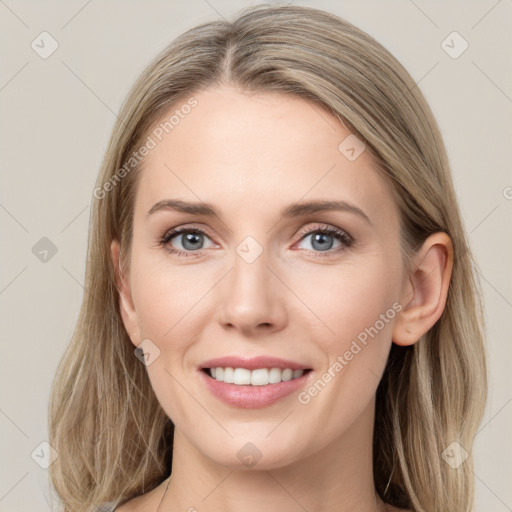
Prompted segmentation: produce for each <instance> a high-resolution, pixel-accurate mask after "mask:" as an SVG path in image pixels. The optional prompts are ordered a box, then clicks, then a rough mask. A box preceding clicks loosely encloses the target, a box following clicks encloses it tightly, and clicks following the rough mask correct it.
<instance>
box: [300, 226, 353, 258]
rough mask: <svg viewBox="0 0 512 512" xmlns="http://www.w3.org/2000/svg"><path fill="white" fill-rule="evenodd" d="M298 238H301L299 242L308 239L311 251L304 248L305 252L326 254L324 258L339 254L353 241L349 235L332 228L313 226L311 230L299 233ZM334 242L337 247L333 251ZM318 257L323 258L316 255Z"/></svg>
mask: <svg viewBox="0 0 512 512" xmlns="http://www.w3.org/2000/svg"><path fill="white" fill-rule="evenodd" d="M298 236H299V237H301V238H300V241H301V242H302V241H304V240H308V239H310V246H311V247H312V249H308V248H307V247H306V249H307V250H309V251H313V252H315V253H327V254H325V256H328V255H332V253H336V252H339V251H340V250H343V249H346V248H348V247H350V246H351V245H352V244H353V239H352V237H351V236H350V235H349V234H347V233H345V231H342V230H341V229H338V228H335V227H334V226H326V227H318V226H315V227H314V228H313V229H311V228H310V229H309V230H307V231H305V232H301V233H300V234H299V235H298ZM336 242H338V246H337V247H334V249H333V246H334V245H335V243H336ZM318 256H324V254H318Z"/></svg>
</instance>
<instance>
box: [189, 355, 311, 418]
mask: <svg viewBox="0 0 512 512" xmlns="http://www.w3.org/2000/svg"><path fill="white" fill-rule="evenodd" d="M226 369H227V370H228V373H229V374H230V375H233V377H234V378H233V379H231V378H225V375H226ZM198 370H199V372H198V373H199V375H200V379H201V381H202V382H203V383H204V384H205V386H206V388H207V389H208V390H209V391H210V392H211V393H212V394H213V395H214V396H216V397H217V398H218V399H219V400H221V401H222V402H224V403H226V404H228V405H231V406H233V407H237V408H244V409H255V408H261V407H265V406H268V405H271V404H272V403H274V402H276V401H278V400H280V399H282V398H284V397H286V396H288V395H290V394H292V393H293V392H294V391H298V390H299V389H300V388H302V387H304V386H305V385H306V383H307V382H309V380H310V378H311V375H310V374H311V373H312V371H311V368H308V367H307V366H306V365H303V364H301V363H298V362H296V361H290V360H285V359H280V358H276V357H271V356H258V357H253V358H241V357H239V356H227V357H222V358H216V359H210V360H208V361H205V362H204V363H202V364H201V365H200V366H199V368H198ZM237 373H239V374H241V376H242V377H241V380H240V379H238V378H237V376H236V374H237ZM260 374H261V375H260ZM263 374H265V375H263ZM215 375H216V377H215ZM272 375H274V376H275V377H272ZM248 376H250V377H249V378H247V377H248ZM254 376H257V379H256V381H255V380H254ZM277 376H280V378H279V379H277ZM283 377H284V378H283ZM225 380H227V381H228V382H225Z"/></svg>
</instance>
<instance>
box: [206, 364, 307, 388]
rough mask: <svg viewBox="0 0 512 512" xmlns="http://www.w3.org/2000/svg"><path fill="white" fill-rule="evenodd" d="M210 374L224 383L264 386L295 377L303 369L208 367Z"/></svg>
mask: <svg viewBox="0 0 512 512" xmlns="http://www.w3.org/2000/svg"><path fill="white" fill-rule="evenodd" d="M210 374H211V376H212V377H213V378H214V379H215V380H218V381H221V382H225V383H226V384H236V385H238V386H249V385H250V386H266V385H268V384H277V383H279V382H286V381H288V380H292V379H297V378H298V377H301V376H302V375H303V374H304V370H291V369H290V368H287V369H286V370H281V369H280V368H258V369H257V370H252V371H251V370H247V369H246V368H221V367H217V368H210Z"/></svg>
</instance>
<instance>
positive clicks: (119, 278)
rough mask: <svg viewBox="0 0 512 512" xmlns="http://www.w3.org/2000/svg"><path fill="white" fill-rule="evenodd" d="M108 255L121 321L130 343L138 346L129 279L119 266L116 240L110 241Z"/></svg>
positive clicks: (118, 245)
mask: <svg viewBox="0 0 512 512" xmlns="http://www.w3.org/2000/svg"><path fill="white" fill-rule="evenodd" d="M110 255H111V259H112V265H113V267H114V272H115V278H116V287H117V290H118V293H119V296H118V299H119V310H120V312H121V317H122V319H123V324H124V327H125V329H126V331H127V333H128V335H129V336H130V339H131V340H132V343H133V344H134V345H135V346H137V345H138V338H139V336H138V332H139V329H138V324H137V316H136V313H135V307H134V304H133V300H132V296H131V290H130V281H129V278H128V277H127V276H125V275H123V273H122V271H121V265H120V244H119V241H118V240H112V243H111V244H110Z"/></svg>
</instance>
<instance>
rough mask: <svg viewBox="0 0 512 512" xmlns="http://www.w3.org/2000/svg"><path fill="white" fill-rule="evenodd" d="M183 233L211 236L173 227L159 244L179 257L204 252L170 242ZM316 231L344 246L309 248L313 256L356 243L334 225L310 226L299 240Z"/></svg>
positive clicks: (317, 256) (325, 255)
mask: <svg viewBox="0 0 512 512" xmlns="http://www.w3.org/2000/svg"><path fill="white" fill-rule="evenodd" d="M183 233H194V234H200V235H206V236H207V237H208V238H211V237H210V236H209V235H208V233H207V232H205V231H203V230H202V229H198V228H188V227H181V228H173V229H171V230H169V231H167V232H166V233H164V235H163V236H162V237H160V238H159V240H158V246H162V247H165V248H166V250H167V251H169V252H170V253H173V254H176V255H177V256H178V257H190V256H192V257H193V256H200V255H201V253H202V252H203V249H200V250H198V251H180V250H178V249H174V248H173V247H171V246H170V245H169V242H170V241H171V240H172V239H173V238H174V237H175V236H177V235H181V234H183ZM315 233H321V234H324V235H325V234H327V235H333V236H334V238H336V239H337V240H338V241H340V242H341V243H342V244H343V246H342V247H338V248H337V249H329V250H328V251H313V250H308V252H310V253H313V255H314V256H313V257H315V258H325V257H328V256H332V255H333V254H337V253H339V252H341V251H343V250H345V249H348V248H349V247H351V246H352V244H353V243H354V240H353V238H352V237H351V236H350V235H349V234H348V233H346V232H345V231H342V230H341V229H338V228H335V227H333V226H323V227H319V226H315V227H314V228H312V229H311V228H309V229H307V230H304V231H301V232H300V233H299V234H298V235H297V237H296V238H297V240H296V241H297V242H300V241H302V239H304V238H306V237H307V236H309V235H312V234H315Z"/></svg>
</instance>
